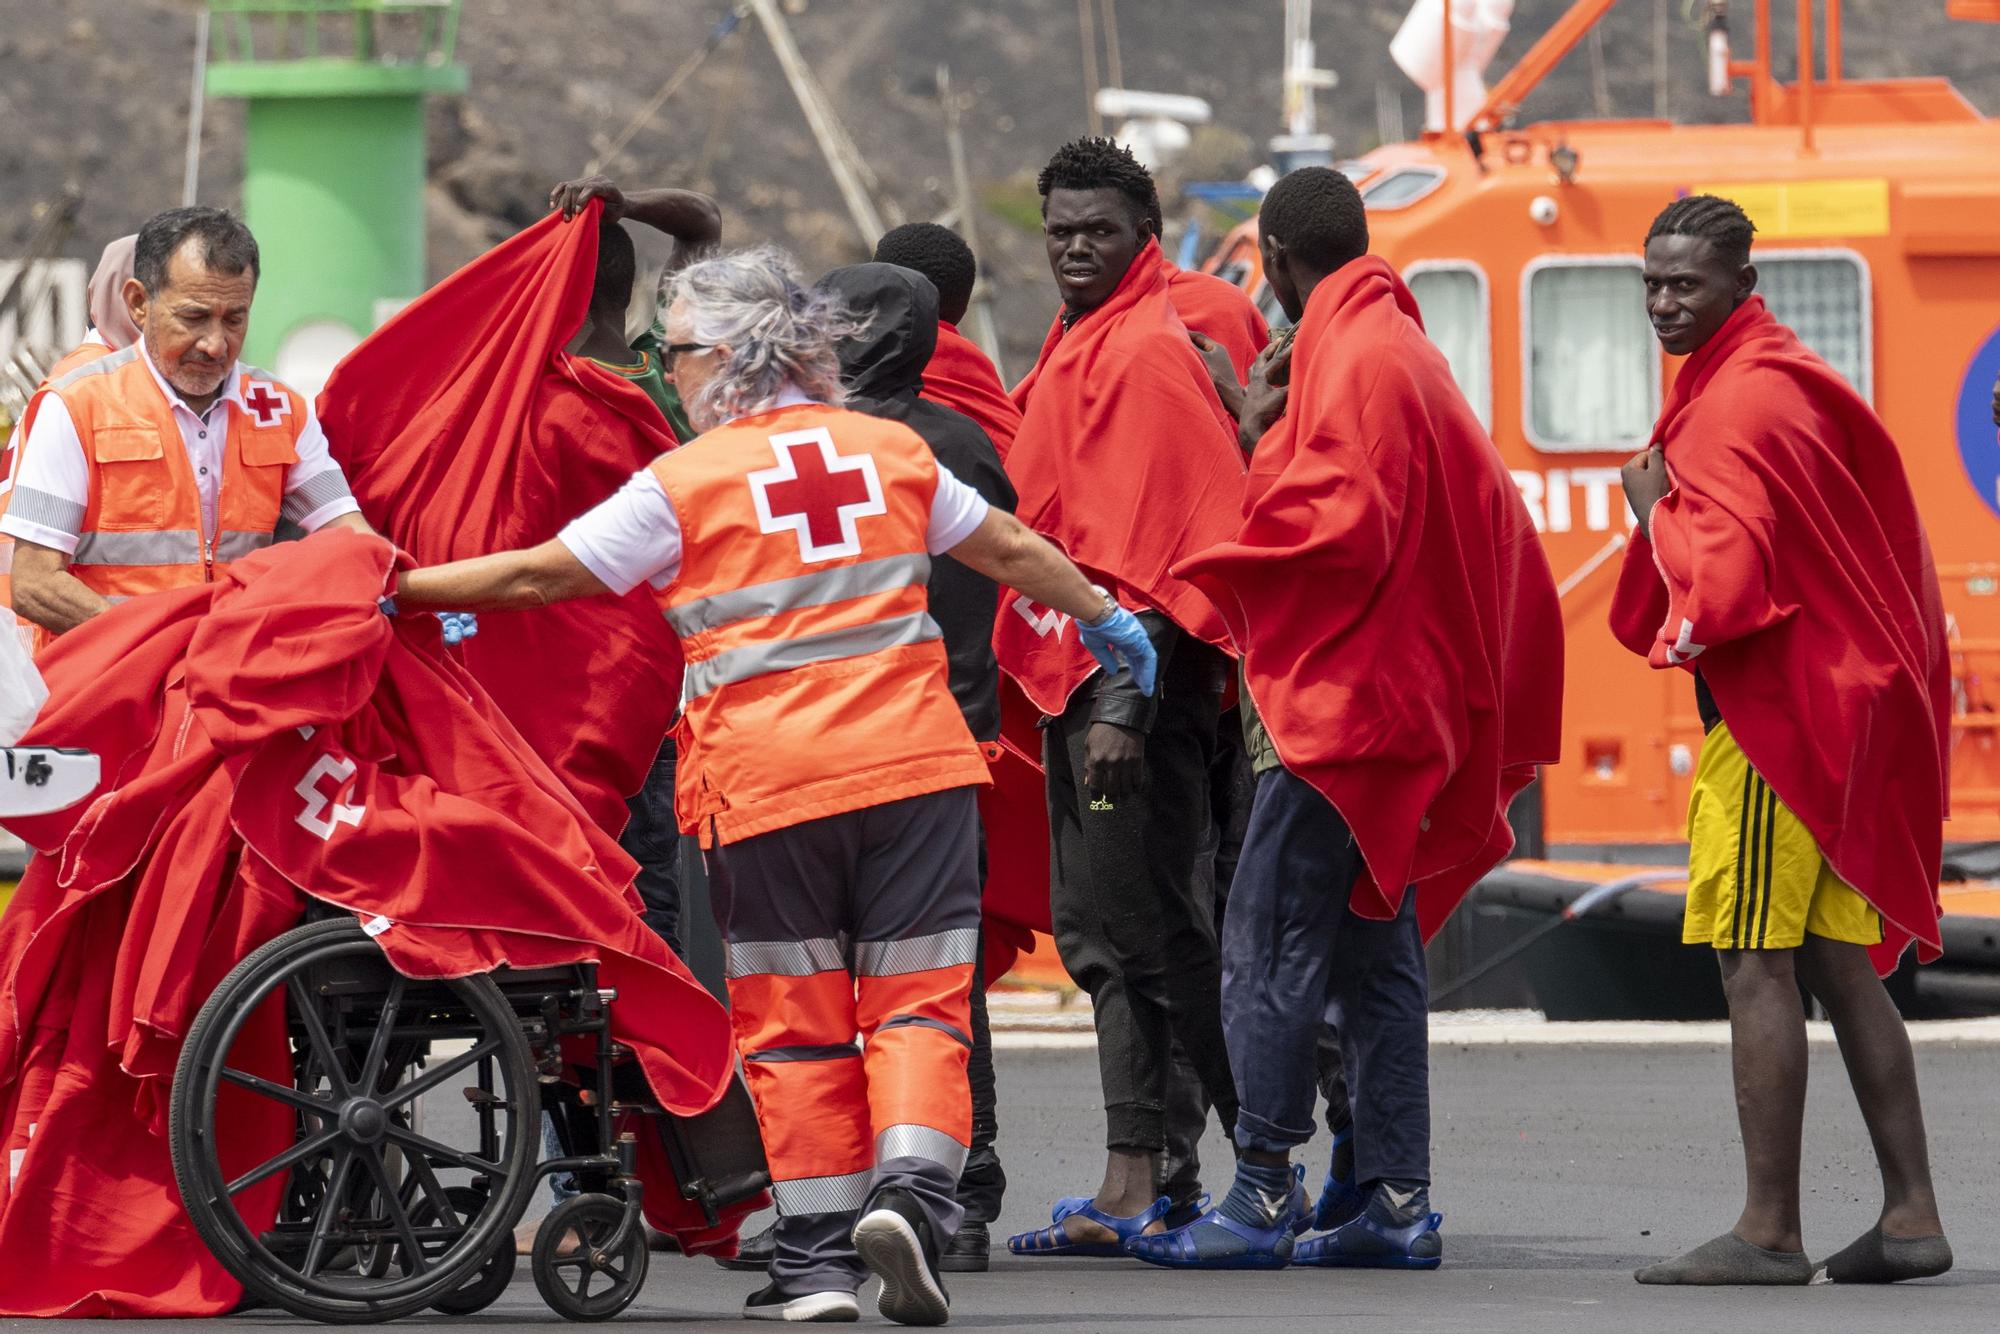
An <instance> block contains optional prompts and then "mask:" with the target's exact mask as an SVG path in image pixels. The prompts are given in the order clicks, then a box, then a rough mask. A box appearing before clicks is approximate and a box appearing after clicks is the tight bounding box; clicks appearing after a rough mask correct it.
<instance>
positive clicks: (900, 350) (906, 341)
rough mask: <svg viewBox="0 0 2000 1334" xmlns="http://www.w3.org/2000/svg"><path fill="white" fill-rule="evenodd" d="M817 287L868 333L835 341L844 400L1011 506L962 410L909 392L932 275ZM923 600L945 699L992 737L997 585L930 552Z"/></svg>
mask: <svg viewBox="0 0 2000 1334" xmlns="http://www.w3.org/2000/svg"><path fill="white" fill-rule="evenodd" d="M820 286H821V287H822V288H824V289H826V290H827V291H830V292H834V293H837V294H838V295H839V296H840V297H842V298H843V299H844V300H845V301H846V302H847V304H848V305H849V306H850V307H851V308H853V309H854V310H855V311H856V312H858V313H862V314H866V315H868V316H869V317H870V320H869V325H868V329H867V332H865V333H864V334H862V335H861V337H859V338H855V339H850V340H849V341H848V342H846V343H843V344H842V345H841V348H840V375H841V379H842V380H843V381H845V382H846V385H847V393H848V398H847V406H848V407H850V408H852V409H854V410H855V411H856V412H865V413H868V414H869V415H870V416H874V417H886V418H888V419H889V420H891V421H899V422H902V423H903V424H904V425H906V426H908V427H909V428H910V429H911V430H913V431H915V432H916V433H917V434H918V435H920V436H922V437H923V438H924V440H925V441H926V442H927V443H929V445H930V447H931V453H932V454H933V455H934V456H935V457H936V458H937V461H938V463H939V464H940V465H942V466H943V467H944V468H945V470H946V471H948V472H950V473H951V475H952V476H954V477H956V478H958V480H959V481H961V482H964V483H965V484H966V485H967V486H969V487H971V488H972V489H973V490H975V491H977V492H978V493H979V494H980V495H982V496H984V497H985V498H986V501H987V503H988V504H991V505H996V506H998V507H999V508H1001V509H1004V510H1006V511H1007V512H1008V513H1010V514H1011V513H1013V511H1014V503H1015V495H1014V486H1013V483H1011V482H1009V481H1008V480H1007V470H1006V469H1005V468H1003V467H1001V466H1000V453H999V451H998V450H996V449H994V448H993V442H992V441H991V440H990V439H988V438H987V436H986V432H985V431H983V430H981V429H980V428H979V425H978V423H977V422H974V421H973V420H972V418H970V417H967V416H966V415H964V414H963V413H959V412H954V411H952V410H951V409H950V408H947V407H941V406H939V405H938V404H936V403H932V402H930V401H929V400H927V399H922V398H919V397H917V394H918V392H919V391H920V390H922V389H923V387H924V367H925V366H927V365H928V364H930V359H931V353H932V352H933V351H935V350H936V348H937V326H938V295H937V289H936V288H935V287H933V286H931V281H930V279H928V278H926V277H924V276H923V275H922V274H921V273H918V272H916V271H915V270H913V269H906V268H902V267H901V266H899V265H895V264H854V265H850V266H848V267H847V268H842V269H835V270H834V271H833V272H831V273H829V274H827V275H826V277H825V278H823V279H821V280H820ZM930 601H931V616H932V618H933V619H934V620H936V621H937V623H938V628H939V629H940V630H942V631H943V632H944V647H945V654H946V656H947V657H948V658H950V660H951V693H952V697H953V698H954V699H956V700H957V701H958V707H959V711H960V712H961V713H963V714H964V715H965V723H966V726H967V727H969V728H971V729H972V735H973V737H974V738H975V739H976V740H979V741H991V740H993V739H994V738H995V737H997V736H999V735H1000V664H999V663H998V662H997V661H995V659H994V657H993V617H994V613H995V612H996V611H998V609H999V605H1000V590H999V588H998V586H996V585H995V584H994V582H993V581H992V580H991V579H988V578H987V577H986V576H985V575H983V574H979V573H977V572H975V571H973V570H971V569H969V568H967V567H966V566H964V565H962V564H960V563H959V562H958V561H955V560H953V559H952V558H951V557H949V556H937V557H933V558H932V561H931V578H930Z"/></svg>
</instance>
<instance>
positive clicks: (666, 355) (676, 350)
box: [660, 343, 716, 370]
mask: <svg viewBox="0 0 2000 1334" xmlns="http://www.w3.org/2000/svg"><path fill="white" fill-rule="evenodd" d="M715 347H716V344H714V343H668V344H667V345H666V346H664V347H662V348H661V349H660V360H661V362H662V363H664V369H666V370H672V369H673V368H674V362H675V360H677V359H678V358H679V357H680V355H681V354H682V353H683V352H708V351H711V350H712V349H714V348H715Z"/></svg>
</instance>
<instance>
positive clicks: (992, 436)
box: [923, 320, 1021, 463]
mask: <svg viewBox="0 0 2000 1334" xmlns="http://www.w3.org/2000/svg"><path fill="white" fill-rule="evenodd" d="M923 397H925V398H927V399H929V400H930V401H931V402H933V403H936V404H937V405H938V406H940V407H946V408H950V409H952V410H953V411H954V412H962V413H964V414H965V415H966V416H968V417H970V418H972V420H974V421H976V422H978V423H979V429H980V430H982V431H984V432H986V438H987V439H989V440H991V441H992V442H993V448H994V449H996V450H998V451H999V453H1000V461H1001V462H1002V463H1005V462H1006V461H1007V454H1008V451H1010V450H1011V449H1013V448H1014V436H1015V433H1016V432H1018V431H1019V430H1020V429H1021V410H1020V409H1019V408H1017V407H1015V406H1014V400H1013V399H1011V398H1009V397H1007V388H1006V386H1005V385H1003V384H1001V383H1000V372H998V371H996V370H994V369H993V363H992V361H990V360H989V359H988V358H987V356H986V354H985V353H984V352H982V351H980V350H979V345H978V344H977V343H975V342H973V341H972V340H971V339H970V338H967V337H966V336H965V335H964V334H962V333H960V332H959V331H958V326H957V325H955V324H952V323H950V322H949V321H946V320H939V321H938V340H937V350H936V351H934V352H932V353H931V359H930V361H929V362H928V363H926V364H925V366H924V388H923Z"/></svg>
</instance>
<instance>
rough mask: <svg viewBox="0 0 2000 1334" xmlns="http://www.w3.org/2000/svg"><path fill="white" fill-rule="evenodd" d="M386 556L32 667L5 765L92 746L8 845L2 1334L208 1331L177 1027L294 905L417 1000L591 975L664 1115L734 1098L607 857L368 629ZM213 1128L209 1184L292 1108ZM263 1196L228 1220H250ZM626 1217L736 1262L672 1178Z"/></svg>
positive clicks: (304, 571)
mask: <svg viewBox="0 0 2000 1334" xmlns="http://www.w3.org/2000/svg"><path fill="white" fill-rule="evenodd" d="M391 558H392V552H391V550H390V548H389V545H388V544H387V543H386V542H382V541H380V540H379V539H376V538H371V537H364V536H361V535H359V534H355V533H351V532H347V531H344V530H327V531H323V532H321V533H319V534H316V535H315V536H313V537H310V538H307V539H306V540H305V541H303V542H298V543H284V544H281V545H279V546H276V547H273V548H270V549H269V550H266V551H262V552H258V553H257V554H256V555H254V556H252V557H250V558H249V559H247V560H243V561H239V562H237V563H236V564H234V565H232V566H231V567H230V569H229V571H228V574H227V576H226V577H225V578H224V579H223V580H222V581H220V582H218V583H214V584H207V585H203V586H201V587H198V588H191V589H185V590H180V591H176V592H170V593H162V594H156V595H153V596H150V597H144V598H135V599H133V600H132V601H130V602H127V603H124V604H122V605H120V606H118V607H115V608H113V609H112V610H111V611H109V612H107V613H106V614H104V615H103V616H100V617H98V618H97V619H95V620H93V621H91V622H89V623H88V624H86V625H84V626H83V627H81V628H80V629H77V630H75V631H72V632H71V633H69V634H67V635H64V636H63V637H62V638H61V639H60V640H59V641H57V643H56V644H55V646H54V647H53V648H51V649H50V650H49V652H48V653H47V654H46V655H45V656H44V657H43V659H42V661H41V664H40V665H41V668H42V670H43V672H44V674H45V675H46V677H47V679H48V684H49V688H50V699H49V703H48V706H47V707H46V708H45V709H44V711H43V712H42V714H41V716H40V718H39V719H38V720H37V722H36V725H35V728H34V729H33V730H32V731H31V732H30V734H29V736H28V737H27V738H26V739H25V740H26V741H27V742H28V743H30V744H43V745H64V746H77V747H83V748H87V749H89V750H92V751H94V752H96V753H97V754H98V755H99V756H100V758H101V760H102V763H103V783H102V786H101V787H100V789H99V790H98V791H97V792H96V793H95V794H93V796H92V797H91V799H89V800H88V801H87V802H86V803H85V804H82V805H79V806H77V807H73V808H71V809H70V810H68V811H65V812H62V813H59V814H55V815H47V816H39V817H34V818H31V819H18V820H10V821H8V828H9V829H10V830H11V831H12V832H14V833H16V834H18V835H19V836H20V837H22V838H23V839H25V840H26V841H27V842H28V843H29V844H31V845H32V846H33V847H35V848H36V849H38V850H39V855H38V856H36V858H35V859H34V861H33V863H32V864H31V866H30V868H29V872H28V876H27V878H26V879H25V880H24V881H23V882H22V885H21V888H20V891H19V893H18V894H17V896H16V897H15V899H14V902H13V903H12V905H11V906H10V907H9V908H8V910H7V913H6V915H5V916H4V917H0V1162H5V1163H6V1172H5V1175H4V1176H0V1256H4V1257H5V1261H4V1263H0V1315H39V1316H56V1315H72V1316H105V1315H118V1316H166V1315H196V1316H212V1315H218V1314H221V1313H223V1312H226V1311H228V1310H229V1309H230V1308H231V1307H232V1306H234V1305H235V1303H236V1302H237V1300H238V1299H239V1297H240V1290H239V1289H238V1287H237V1285H236V1284H235V1282H234V1281H233V1280H231V1279H230V1278H229V1277H228V1275H227V1274H226V1273H225V1272H224V1271H223V1270H222V1268H221V1266H220V1265H218V1264H217V1263H216V1262H215V1261H214V1260H213V1259H212V1258H210V1256H209V1254H208V1252H207V1250H206V1249H205V1248H204V1247H203V1245H202V1243H201V1241H200V1239H199V1238H198V1237H197V1236H196V1235H195V1233H194V1231H193V1229H192V1227H191V1226H190V1224H189V1223H188V1221H187V1218H186V1215H185V1212H184V1211H183V1209H182V1207H181V1202H180V1198H179V1195H178V1193H177V1191H176V1188H175V1184H174V1174H173V1167H172V1162H171V1158H170V1154H169V1148H168V1143H167V1139H166V1136H165V1132H166V1108H167V1105H168V1096H167V1095H168V1091H169V1087H170V1084H171V1081H172V1077H173V1071H174V1064H175V1062H176V1060H177V1059H178V1057H179V1053H180V1047H181V1042H182V1040H183V1038H184V1037H185V1036H186V1034H187V1032H188V1028H189V1025H190V1023H191V1022H192V1020H193V1018H194V1016H195V1013H196V1012H197V1010H198V1009H199V1008H200V1006H201V1005H202V1003H203V1002H204V1001H205V1000H206V999H207V997H208V995H209V994H210V992H212V991H213V990H214V988H215V986H216V984H217V983H218V982H219V981H220V980H221V978H222V977H223V976H224V975H225V974H226V973H227V972H228V971H229V969H231V968H232V967H234V966H235V965H236V964H237V963H238V962H239V961H241V960H242V959H243V957H244V956H246V955H247V954H248V953H249V952H250V951H251V950H253V949H255V948H256V947H257V946H258V945H260V944H262V943H264V942H265V941H266V940H269V939H271V938H272V937H273V936H275V935H277V934H279V933H280V932H282V931H284V930H285V929H287V928H289V927H290V926H292V925H293V924H294V923H295V922H296V920H297V919H298V917H299V915H300V913H301V911H302V909H303V907H304V905H305V903H306V901H307V900H308V899H315V900H318V901H320V902H322V903H325V904H330V905H333V906H335V907H337V908H340V909H342V910H345V911H349V912H352V913H354V914H355V915H356V916H357V918H358V919H360V920H362V921H364V922H368V923H370V925H371V929H372V930H375V931H377V932H379V934H377V936H376V939H377V941H378V942H379V943H380V945H381V946H382V949H383V951H384V953H385V954H386V955H387V956H388V958H389V961H390V962H391V963H392V964H394V965H395V967H396V968H398V969H399V970H401V971H402V972H404V973H406V974H408V975H410V976H413V977H450V976H462V975H465V974H468V973H475V972H484V971H487V970H490V969H492V968H494V967H496V966H499V965H501V964H512V965H515V966H518V967H525V968H539V967H550V966H555V965H559V964H566V963H574V962H579V961H583V960H597V961H598V962H599V963H600V965H601V968H600V976H601V977H602V979H603V982H604V985H605V986H607V987H612V988H616V989H617V991H618V992H619V1001H618V1004H617V1005H616V1006H615V1007H614V1009H613V1018H614V1021H615V1026H616V1027H615V1031H616V1034H617V1037H618V1038H619V1040H620V1041H622V1042H624V1043H626V1044H628V1045H629V1046H631V1047H632V1048H633V1049H634V1051H635V1053H636V1054H637V1058H638V1060H639V1062H640V1064H641V1066H642V1068H643V1069H644V1071H645V1074H646V1077H647V1079H648V1082H649V1083H650V1085H651V1087H652V1090H653V1092H654V1094H655V1095H656V1096H657V1097H658V1098H659V1099H660V1101H661V1102H662V1103H663V1104H664V1105H665V1106H667V1107H668V1108H670V1109H672V1110H675V1111H677V1112H682V1113H689V1114H691V1113H695V1112H699V1111H701V1110H704V1109H706V1108H707V1107H709V1106H710V1105H712V1104H713V1103H714V1101H715V1100H716V1099H717V1098H718V1097H719V1096H720V1095H721V1092H722V1090H723V1089H724V1087H725V1085H726V1083H727V1081H728V1080H729V1078H730V1077H731V1068H732V1062H733V1054H734V1049H733V1043H732V1041H731V1037H730V1032H729V1021H728V1016H727V1015H726V1014H725V1013H724V1011H723V1010H722V1007H721V1006H720V1005H719V1004H717V1003H716V1001H715V1000H714V999H713V998H712V997H710V996H709V994H708V993H707V992H706V991H704V990H703V989H702V987H701V986H700V985H699V984H698V983H697V982H696V981H695V980H694V979H693V977H692V976H690V975H689V973H688V972H687V970H686V968H685V967H683V966H682V965H681V963H680V961H679V960H678V959H676V958H674V957H673V955H672V954H671V953H670V952H669V951H668V950H667V948H666V946H665V945H664V944H662V943H661V942H660V939H659V937H657V936H656V935H654V934H653V933H652V932H651V931H649V930H648V929H646V927H645V926H644V924H643V923H642V922H641V921H640V919H639V916H638V910H639V901H638V898H637V896H636V895H635V894H634V893H633V891H632V889H631V881H632V877H633V873H634V870H635V868H634V866H633V863H632V862H631V861H630V860H629V859H628V858H627V857H626V856H625V855H624V854H623V853H622V852H620V851H619V850H618V847H617V845H616V844H615V843H613V842H612V841H611V839H610V838H609V837H608V836H607V835H605V834H604V833H602V832H601V831H600V830H599V829H597V827H596V826H595V825H594V824H593V823H592V822H591V821H590V820H589V819H588V818H586V817H585V815H584V813H583V811H582V809H581V808H580V807H579V806H578V805H577V803H576V802H575V800H574V799H573V798H571V797H570V795H569V794H568V792H567V791H565V790H564V788H563V785H562V783H561V782H560V781H559V780H558V779H557V778H556V776H555V775H554V774H553V773H552V772H551V771H550V770H549V769H548V767H547V766H546V765H544V764H543V763H542V762H541V761H540V760H539V759H538V758H537V757H536V754H535V752H534V751H533V750H532V749H531V748H530V747H529V746H528V745H527V744H526V743H525V742H524V741H523V740H522V738H521V736H520V734H519V733H517V732H516V731H515V730H514V729H513V728H512V727H511V726H509V725H508V724H507V722H506V721H505V719H503V718H502V717H501V716H500V714H499V713H498V712H497V710H495V709H494V707H493V705H492V703H491V701H489V700H488V699H487V698H486V696H485V694H484V693H483V692H482V691H481V690H480V689H479V688H478V686H477V685H476V684H474V683H473V682H472V680H471V679H470V678H469V677H468V676H467V675H466V674H465V673H464V671H463V670H462V669H461V668H459V667H458V666H457V665H456V664H455V663H453V662H452V661H451V660H450V659H449V658H448V657H447V656H446V655H445V654H444V653H443V652H442V644H441V642H440V635H439V630H438V626H437V623H436V621H435V620H433V619H432V618H430V617H415V618H411V619H410V620H408V621H403V622H391V621H390V620H389V619H387V618H386V617H384V616H383V615H382V614H381V613H380V611H378V610H377V608H376V601H377V599H378V598H379V597H380V596H381V595H382V592H383V590H384V589H385V587H387V585H388V582H389V578H390V562H391ZM264 1037H265V1041H266V1042H267V1043H270V1044H272V1045H270V1046H269V1047H268V1048H266V1047H264V1046H260V1045H257V1044H255V1043H254V1042H253V1041H252V1040H251V1039H248V1038H246V1039H245V1042H246V1043H251V1045H252V1046H253V1047H254V1048H255V1050H254V1051H253V1052H252V1053H250V1055H249V1057H248V1060H249V1064H250V1068H251V1069H253V1070H255V1069H262V1068H266V1067H267V1066H268V1067H269V1068H270V1069H271V1070H272V1071H273V1072H274V1075H275V1077H277V1078H280V1079H288V1078H289V1061H288V1058H287V1057H286V1055H285V1048H284V1038H283V1035H282V1032H281V1031H280V1032H277V1033H274V1034H266V1035H264ZM242 1046H243V1044H239V1050H242ZM251 1101H253V1102H259V1100H251ZM273 1105H275V1104H273ZM259 1106H260V1107H261V1106H262V1104H261V1102H259ZM237 1110H238V1115H236V1116H235V1117H234V1118H233V1119H228V1118H226V1119H225V1120H224V1121H223V1123H222V1124H221V1126H220V1133H219V1136H218V1139H219V1142H220V1143H221V1144H223V1145H224V1146H226V1147H225V1150H224V1155H225V1160H226V1165H227V1164H230V1163H239V1164H243V1165H244V1166H246V1167H247V1166H248V1165H251V1164H255V1163H258V1162H262V1161H265V1160H268V1159H269V1158H270V1157H272V1156H273V1155H275V1154H276V1153H278V1152H280V1151H282V1150H283V1149H284V1148H285V1147H286V1145H287V1144H288V1143H289V1142H290V1138H291V1136H292V1135H293V1133H294V1125H293V1117H292V1115H291V1113H290V1112H289V1111H288V1110H286V1109H283V1108H280V1109H279V1110H280V1112H281V1113H282V1115H279V1116H276V1117H275V1118H273V1117H269V1116H260V1115H259V1114H258V1112H257V1111H256V1110H248V1111H246V1110H244V1109H243V1108H242V1106H241V1105H240V1104H239V1106H238V1109H237ZM239 1170H240V1169H239ZM283 1180H284V1178H283V1175H282V1174H280V1175H279V1176H278V1177H275V1178H273V1188H274V1189H275V1188H276V1187H277V1186H281V1185H282V1184H283ZM258 1189H259V1188H254V1187H253V1188H252V1192H251V1193H250V1195H248V1196H247V1197H245V1198H246V1200H247V1201H254V1203H249V1202H246V1204H245V1210H246V1217H247V1216H248V1214H249V1213H251V1212H253V1211H254V1210H255V1209H256V1208H258V1207H261V1208H262V1209H263V1210H264V1211H266V1212H267V1213H269V1212H274V1211H275V1209H276V1207H277V1201H276V1198H275V1196H274V1195H265V1196H259V1195H258V1194H257V1193H256V1192H257V1191H258ZM645 1203H646V1210H647V1213H648V1216H649V1217H650V1218H651V1220H652V1221H653V1223H654V1224H655V1225H656V1226H658V1227H661V1228H664V1229H668V1230H677V1231H678V1232H679V1234H680V1235H681V1237H682V1240H683V1244H684V1246H686V1247H688V1248H691V1249H702V1248H705V1247H706V1248H713V1247H717V1246H721V1247H728V1246H730V1245H731V1244H732V1238H733V1234H734V1231H735V1223H736V1221H737V1218H736V1217H732V1218H730V1219H728V1220H725V1227H724V1228H723V1229H722V1230H721V1231H719V1232H713V1231H710V1230H708V1229H706V1228H705V1227H704V1226H703V1222H702V1220H701V1218H700V1217H699V1215H698V1213H695V1212H693V1211H692V1209H691V1206H687V1205H685V1204H684V1203H683V1202H682V1201H681V1199H680V1196H679V1193H678V1191H677V1190H675V1189H674V1187H673V1186H672V1184H671V1183H666V1182H658V1183H651V1184H650V1185H649V1188H648V1189H647V1191H646V1193H645ZM253 1221H254V1220H253Z"/></svg>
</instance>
